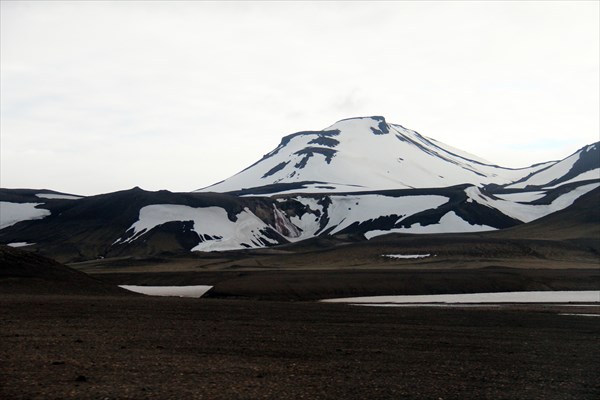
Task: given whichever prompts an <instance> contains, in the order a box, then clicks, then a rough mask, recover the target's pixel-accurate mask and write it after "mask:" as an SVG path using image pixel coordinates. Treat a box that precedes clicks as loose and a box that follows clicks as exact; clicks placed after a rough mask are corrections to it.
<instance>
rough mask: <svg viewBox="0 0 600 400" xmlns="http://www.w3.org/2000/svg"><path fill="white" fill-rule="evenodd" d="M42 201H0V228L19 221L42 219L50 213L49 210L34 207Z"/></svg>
mask: <svg viewBox="0 0 600 400" xmlns="http://www.w3.org/2000/svg"><path fill="white" fill-rule="evenodd" d="M42 204H44V203H11V202H7V201H0V229H4V228H6V227H9V226H11V225H14V224H16V223H17V222H21V221H28V220H32V219H42V218H45V217H47V216H48V215H50V211H49V210H46V209H43V208H36V207H37V206H39V205H42Z"/></svg>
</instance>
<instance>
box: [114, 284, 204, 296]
mask: <svg viewBox="0 0 600 400" xmlns="http://www.w3.org/2000/svg"><path fill="white" fill-rule="evenodd" d="M119 287H120V288H123V289H125V290H129V291H130V292H135V293H141V294H145V295H148V296H173V297H193V298H200V297H202V296H203V295H204V294H206V292H208V291H209V290H210V289H212V286H205V285H195V286H136V285H119Z"/></svg>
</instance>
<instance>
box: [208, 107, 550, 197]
mask: <svg viewBox="0 0 600 400" xmlns="http://www.w3.org/2000/svg"><path fill="white" fill-rule="evenodd" d="M546 166H547V165H545V164H542V165H537V166H531V167H527V168H520V169H510V168H504V167H499V166H496V165H492V164H489V163H488V162H487V161H486V160H483V159H481V158H479V157H476V156H474V155H472V154H469V153H467V152H464V151H462V150H459V149H456V148H454V147H451V146H448V145H445V144H444V143H442V142H439V141H436V140H434V139H431V138H428V137H426V136H423V135H421V134H419V133H418V132H416V131H413V130H410V129H407V128H405V127H403V126H402V125H399V124H390V123H388V122H387V121H386V119H385V118H384V117H382V116H370V117H356V118H347V119H342V120H340V121H337V122H336V123H334V124H333V125H330V126H328V127H326V128H325V129H323V130H321V131H300V132H296V133H293V134H290V135H287V136H284V137H283V138H282V140H281V142H280V144H279V145H278V146H277V147H276V148H275V149H273V150H272V151H271V152H269V153H267V154H265V155H264V156H263V157H262V158H261V159H260V160H258V161H257V162H255V163H254V164H252V165H251V166H249V167H248V168H246V169H244V170H242V171H240V172H239V173H237V174H235V175H234V176H232V177H230V178H228V179H225V180H224V181H221V182H219V183H216V184H214V185H212V186H209V187H206V188H203V189H200V190H199V191H202V192H205V191H213V192H239V191H241V190H243V191H245V193H246V194H250V193H251V192H252V189H253V188H256V189H258V188H265V187H270V188H271V189H272V190H273V191H272V192H270V193H264V192H263V191H262V190H261V194H274V193H281V192H282V191H287V190H289V188H288V187H286V186H285V185H297V188H296V189H297V190H298V193H319V192H330V193H332V192H333V193H334V192H342V191H347V188H348V187H350V186H353V187H355V188H357V189H356V190H361V191H370V190H387V189H413V188H436V187H448V186H453V185H459V184H473V185H479V186H481V185H488V184H496V185H504V184H509V183H512V182H516V181H518V180H520V179H522V178H523V177H525V176H527V175H530V174H532V173H534V172H536V171H538V170H540V169H542V168H544V167H546ZM300 183H308V184H306V185H304V184H303V185H299V184H300ZM278 185H284V186H281V187H278Z"/></svg>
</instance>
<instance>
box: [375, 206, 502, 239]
mask: <svg viewBox="0 0 600 400" xmlns="http://www.w3.org/2000/svg"><path fill="white" fill-rule="evenodd" d="M494 230H496V228H494V227H492V226H488V225H471V224H469V223H468V222H467V221H465V220H464V219H462V218H461V217H459V216H458V215H456V213H455V212H454V211H450V212H447V213H446V214H444V216H443V217H442V218H440V222H439V223H437V224H431V225H421V224H419V223H417V224H413V225H411V226H410V227H408V228H394V229H390V230H389V231H382V230H372V231H369V232H367V233H365V237H366V238H367V239H372V238H374V237H376V236H381V235H386V234H388V233H416V234H426V233H460V232H482V231H494Z"/></svg>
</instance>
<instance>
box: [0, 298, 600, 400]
mask: <svg viewBox="0 0 600 400" xmlns="http://www.w3.org/2000/svg"><path fill="white" fill-rule="evenodd" d="M0 337H1V340H0V397H1V398H5V399H58V398H61V399H146V398H148V399H257V398H265V399H301V398H309V399H368V398H372V399H402V398H406V399H486V398H487V399H525V398H527V399H534V398H540V399H541V398H543V399H597V398H599V397H600V383H599V382H598V379H597V378H598V376H599V375H600V364H598V362H597V361H598V359H600V346H599V345H598V338H599V337H600V318H595V317H584V316H574V315H560V314H559V313H558V312H557V310H553V309H551V308H537V307H536V306H528V307H519V308H518V309H511V308H509V309H502V310H492V309H461V308H451V309H448V308H443V309H442V308H371V307H352V306H347V305H341V304H323V303H316V302H303V301H297V302H293V301H287V302H278V301H258V300H250V299H245V300H241V299H236V300H233V299H215V298H206V299H179V298H156V297H143V296H121V297H116V296H104V297H86V296H66V295H63V296H28V295H0Z"/></svg>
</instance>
